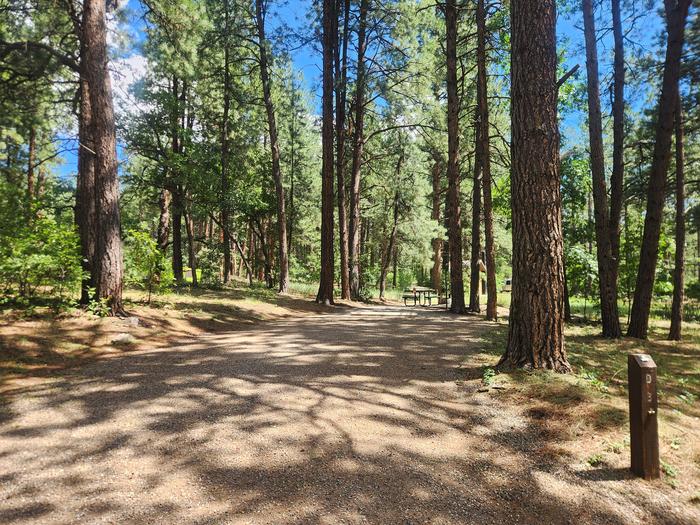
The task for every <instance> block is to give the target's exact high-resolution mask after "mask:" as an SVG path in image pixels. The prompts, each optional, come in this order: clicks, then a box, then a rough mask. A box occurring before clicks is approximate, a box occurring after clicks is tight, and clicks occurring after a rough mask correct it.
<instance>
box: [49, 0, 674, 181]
mask: <svg viewBox="0 0 700 525" xmlns="http://www.w3.org/2000/svg"><path fill="white" fill-rule="evenodd" d="M310 2H311V0H288V1H285V2H282V1H278V0H274V1H273V2H271V3H270V5H271V6H272V9H273V11H272V13H271V16H270V19H269V21H268V27H269V33H270V35H271V36H274V33H275V30H276V29H279V27H280V26H281V25H282V24H286V25H288V26H291V27H293V28H304V27H305V26H308V19H307V13H308V10H309V5H310ZM605 4H606V2H605V1H604V2H603V4H602V5H605ZM126 9H127V11H126V14H127V23H126V25H125V26H123V27H121V30H124V31H127V32H128V33H129V34H130V35H131V45H130V46H129V48H128V49H126V50H125V51H124V53H123V56H122V61H123V62H124V63H125V64H127V65H126V66H124V65H123V64H122V63H119V64H113V68H114V69H117V70H121V71H122V72H123V73H122V75H121V80H120V81H119V80H118V81H115V84H116V86H115V91H118V90H120V89H121V90H126V89H127V87H126V86H127V85H128V83H129V82H130V81H131V80H132V79H133V77H134V75H138V69H139V68H138V67H136V68H135V69H136V70H137V71H136V72H134V71H133V68H130V67H129V64H132V63H135V64H140V62H139V58H140V53H141V51H140V44H141V43H142V41H143V28H144V22H143V7H142V5H141V3H140V0H128V3H127V4H126ZM599 15H600V16H599V20H598V30H599V33H600V42H599V49H598V52H599V57H600V59H599V60H600V68H601V90H604V89H605V81H606V75H608V73H609V71H610V68H611V67H612V34H611V32H609V31H605V30H604V29H605V28H604V25H607V24H605V20H606V19H609V17H610V16H609V13H603V12H601V13H599ZM623 16H624V15H623ZM601 18H602V19H601ZM662 23H663V21H662V19H661V17H660V16H659V15H658V13H656V12H654V11H649V12H648V13H647V14H646V16H643V17H642V18H640V19H638V20H637V21H636V23H635V24H636V25H635V31H634V32H633V33H631V34H630V35H629V36H630V40H631V41H632V40H633V41H635V42H636V43H637V45H639V46H641V47H642V48H645V49H651V48H653V47H654V45H655V44H656V36H657V35H658V34H659V32H660V30H661V29H662ZM580 25H581V20H580V15H579V12H578V10H576V11H574V13H573V14H565V13H560V16H559V19H558V22H557V35H558V37H559V39H560V47H563V48H565V49H566V63H567V66H568V67H571V66H573V65H574V64H576V63H578V64H580V66H581V69H580V71H579V73H578V77H579V78H580V79H582V80H585V55H584V52H583V35H582V32H581V29H580V28H579V26H580ZM292 60H293V63H294V66H295V68H296V69H297V70H299V71H301V72H302V73H303V75H304V78H305V80H306V84H307V88H308V89H309V90H314V91H316V92H317V94H318V95H319V96H318V99H320V93H318V90H319V88H320V74H321V70H320V65H321V57H320V56H319V54H318V53H316V52H314V50H313V49H311V47H310V46H307V47H302V48H300V49H297V50H295V51H294V52H293V54H292ZM140 67H143V65H142V64H140ZM627 97H630V93H629V90H628V93H627ZM601 98H602V102H603V108H604V111H605V106H606V104H607V97H606V96H605V93H601ZM644 101H645V97H644V96H640V94H639V93H638V94H637V98H636V99H634V98H632V99H631V100H628V103H631V105H632V107H633V108H635V107H636V108H639V106H640V104H643V103H644ZM584 119H585V115H584V114H582V113H572V114H569V115H567V116H566V117H565V119H564V121H563V124H562V134H563V135H564V136H565V137H566V140H567V143H568V144H572V143H582V142H584V141H585V136H584V133H583V132H582V129H583V128H582V124H583V122H584ZM118 154H119V156H120V158H122V159H123V158H124V151H123V148H122V147H119V151H118ZM56 169H57V172H58V174H59V176H61V177H62V178H63V177H71V176H74V174H75V172H76V169H77V157H76V155H75V152H68V153H66V154H64V155H63V163H62V164H61V165H59V166H57V168H56Z"/></svg>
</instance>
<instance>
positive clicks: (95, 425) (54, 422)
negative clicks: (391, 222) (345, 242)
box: [0, 290, 700, 524]
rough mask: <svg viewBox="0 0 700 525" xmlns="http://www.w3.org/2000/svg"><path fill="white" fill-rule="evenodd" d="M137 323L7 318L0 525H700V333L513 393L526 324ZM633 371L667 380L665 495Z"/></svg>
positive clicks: (202, 299) (312, 308)
mask: <svg viewBox="0 0 700 525" xmlns="http://www.w3.org/2000/svg"><path fill="white" fill-rule="evenodd" d="M256 294H259V295H256ZM135 299H136V298H135V297H132V301H133V300H135ZM128 309H129V311H130V313H132V314H133V315H134V316H137V317H139V318H140V319H141V323H140V325H139V326H133V325H132V321H129V320H107V319H93V318H91V317H90V316H87V315H85V314H77V313H67V314H64V315H63V316H59V317H58V318H56V317H50V316H46V315H41V314H39V315H38V317H33V318H29V319H27V318H24V317H21V316H19V315H18V314H9V313H5V314H3V315H2V317H0V336H1V337H2V339H0V343H1V345H2V346H1V348H0V350H2V355H3V362H2V367H3V370H2V373H3V378H4V379H3V380H2V385H3V386H2V388H3V389H4V394H3V395H2V397H0V400H2V402H1V403H0V522H2V523H42V524H43V523H76V522H81V523H103V522H104V523H147V522H153V523H241V524H243V523H246V524H247V523H270V524H306V523H309V524H335V523H371V524H394V523H401V524H422V523H433V524H453V523H454V524H471V523H474V524H481V523H484V524H486V523H497V524H504V523H505V524H511V523H513V524H515V523H518V524H542V523H556V524H559V523H575V524H603V523H610V524H634V523H664V524H665V523H668V524H698V523H700V492H699V491H700V419H699V416H700V402H698V400H697V396H698V393H699V392H698V385H699V384H700V368H699V367H700V344H698V343H699V342H700V326H698V325H689V326H688V327H687V331H688V334H689V339H688V342H686V343H683V344H678V343H667V342H662V341H656V342H647V343H639V342H634V341H629V340H626V339H625V340H623V341H621V342H615V343H609V342H605V341H602V340H600V339H597V338H596V337H594V334H595V332H596V328H595V327H590V326H585V325H581V326H577V325H573V326H570V327H568V328H567V348H568V351H569V354H570V358H571V361H572V364H573V365H574V366H575V368H576V373H575V374H572V375H569V376H559V375H555V374H542V373H536V374H528V373H525V372H517V373H511V374H496V373H495V372H493V369H492V368H491V367H492V366H493V365H494V364H495V363H496V362H497V359H498V353H499V352H500V351H501V350H502V348H503V341H504V338H505V334H506V331H507V326H506V324H505V323H503V322H501V323H499V324H498V325H494V324H492V323H487V322H485V321H484V320H483V319H482V318H480V317H477V316H470V317H454V316H451V315H449V314H447V313H445V312H444V311H443V310H441V309H438V308H432V309H427V308H405V307H401V306H397V305H386V306H357V305H355V306H347V305H344V306H339V307H335V308H323V307H319V306H316V305H314V304H313V303H311V302H310V301H309V300H308V298H305V297H301V296H292V297H285V298H277V297H276V296H273V295H268V294H267V292H263V291H260V292H253V294H252V295H251V293H250V292H248V291H246V292H243V291H240V292H239V291H237V290H233V291H226V292H200V293H198V294H197V295H196V296H194V297H190V296H185V295H177V294H173V295H171V296H167V297H165V298H163V297H159V298H158V302H157V303H156V304H154V305H152V306H144V305H140V304H138V303H136V302H132V303H130V305H129V307H128ZM144 324H145V326H144ZM655 329H656V330H659V334H660V333H661V332H660V331H661V330H663V325H662V324H659V323H657V324H655ZM123 334H131V335H132V336H133V339H132V340H130V341H129V340H126V342H122V343H121V344H117V343H112V341H113V340H115V338H117V339H121V340H123V341H125V340H124V338H123V337H122V336H123ZM657 335H658V334H657ZM629 351H648V352H649V353H651V354H652V356H653V357H654V359H655V360H656V362H657V364H658V365H659V388H660V437H661V457H662V460H663V470H664V474H663V476H662V479H661V480H659V481H655V482H644V481H642V480H639V479H635V478H633V477H632V476H631V475H630V474H629V471H628V468H627V467H628V461H629V459H628V448H629V443H628V442H627V441H626V435H627V427H626V391H625V389H624V383H625V377H624V376H625V375H626V364H625V363H626V353H627V352H629ZM7 356H9V357H7Z"/></svg>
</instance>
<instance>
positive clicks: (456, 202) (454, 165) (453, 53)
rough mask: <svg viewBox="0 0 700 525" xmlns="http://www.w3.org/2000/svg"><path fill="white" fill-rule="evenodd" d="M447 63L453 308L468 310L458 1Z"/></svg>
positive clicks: (449, 15) (451, 11)
mask: <svg viewBox="0 0 700 525" xmlns="http://www.w3.org/2000/svg"><path fill="white" fill-rule="evenodd" d="M445 27H446V52H447V56H446V64H447V141H448V145H447V149H448V151H447V153H448V157H447V181H448V186H447V199H448V203H449V221H450V225H449V229H448V232H447V236H448V238H449V243H450V244H449V248H450V289H451V295H452V304H451V306H450V311H451V312H452V313H456V314H462V313H465V312H466V307H465V304H464V277H463V269H462V211H461V205H460V191H459V106H460V102H459V96H458V94H457V2H456V0H447V2H446V4H445Z"/></svg>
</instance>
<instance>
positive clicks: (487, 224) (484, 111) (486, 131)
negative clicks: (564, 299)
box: [476, 0, 498, 321]
mask: <svg viewBox="0 0 700 525" xmlns="http://www.w3.org/2000/svg"><path fill="white" fill-rule="evenodd" d="M476 26H477V33H476V34H477V59H476V61H477V90H476V91H477V105H478V112H479V124H480V125H479V132H480V134H479V136H478V137H477V140H478V141H479V144H478V146H477V155H478V157H479V163H480V164H481V184H482V186H483V191H484V237H485V239H484V240H485V243H486V246H485V251H486V254H485V255H486V256H485V257H484V258H485V259H486V260H485V261H484V262H485V264H486V288H487V294H488V295H487V300H486V319H488V320H489V321H495V320H496V319H497V318H498V297H497V294H498V291H497V284H496V246H495V242H494V238H493V202H492V198H491V141H490V126H489V101H488V76H487V72H486V5H485V0H478V3H477V7H476Z"/></svg>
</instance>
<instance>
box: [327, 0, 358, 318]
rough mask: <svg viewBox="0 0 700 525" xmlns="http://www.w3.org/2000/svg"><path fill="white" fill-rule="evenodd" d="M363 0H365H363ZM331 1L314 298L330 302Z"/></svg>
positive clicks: (330, 2)
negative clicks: (318, 257)
mask: <svg viewBox="0 0 700 525" xmlns="http://www.w3.org/2000/svg"><path fill="white" fill-rule="evenodd" d="M364 1H366V0H364ZM335 18H336V12H335V0H323V103H322V106H323V108H322V120H323V123H322V129H321V142H322V150H323V160H322V168H321V179H322V180H321V276H320V282H319V286H318V294H317V295H316V301H317V302H319V303H322V304H327V305H329V304H333V302H334V301H333V281H334V274H335V268H334V266H335V261H334V257H333V251H334V250H333V248H334V246H333V230H334V224H333V215H334V213H333V208H334V207H335V206H334V195H333V167H334V166H333V163H334V155H333V146H334V144H333V142H334V130H333V80H334V79H333V44H334V41H335V37H334V35H333V28H334V22H333V21H334V19H335Z"/></svg>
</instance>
